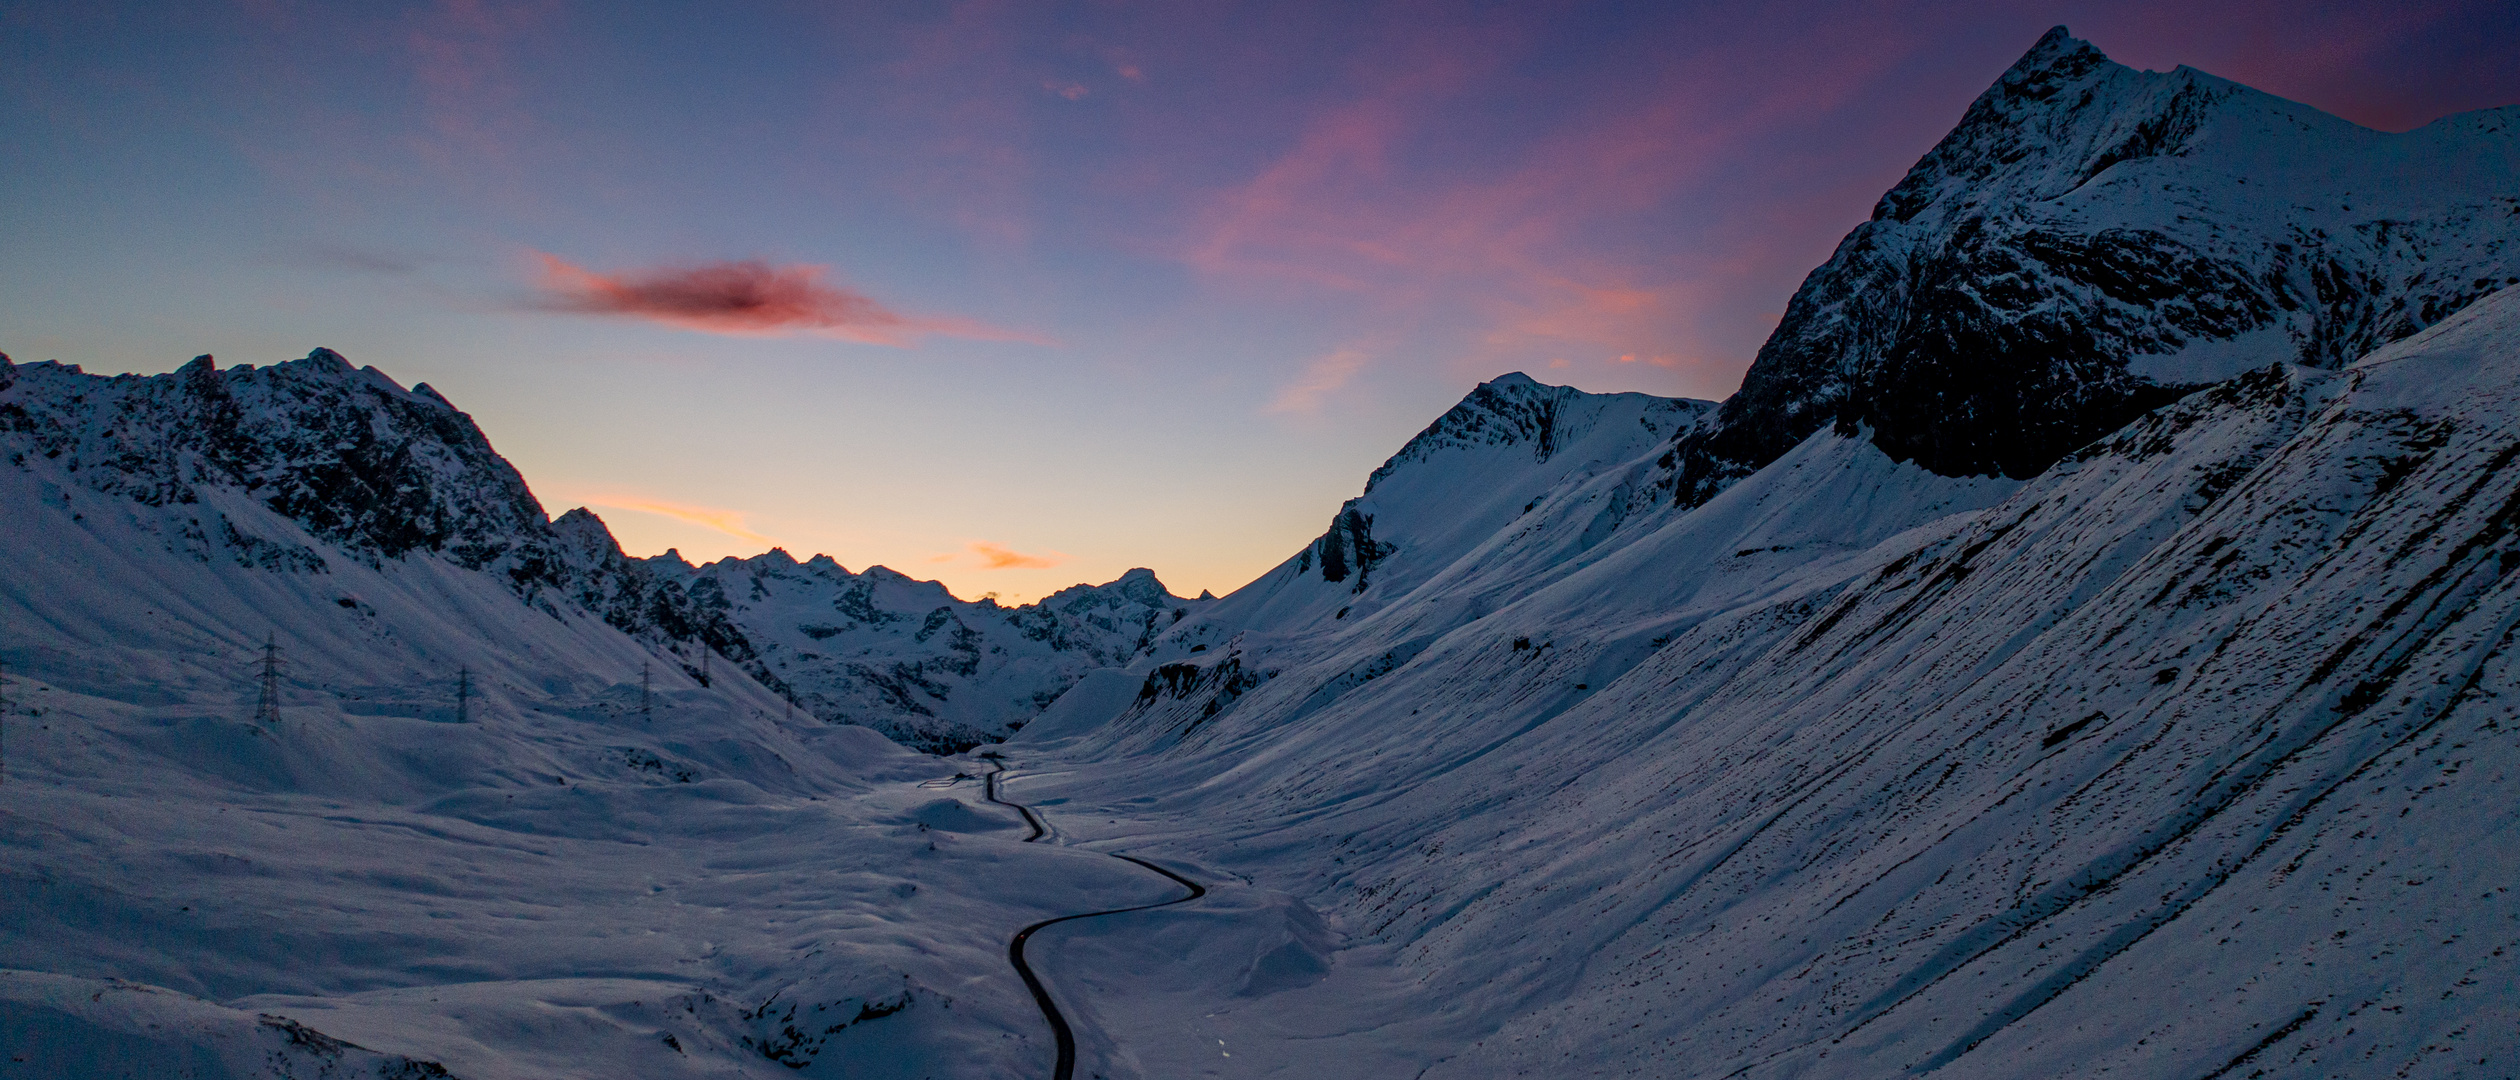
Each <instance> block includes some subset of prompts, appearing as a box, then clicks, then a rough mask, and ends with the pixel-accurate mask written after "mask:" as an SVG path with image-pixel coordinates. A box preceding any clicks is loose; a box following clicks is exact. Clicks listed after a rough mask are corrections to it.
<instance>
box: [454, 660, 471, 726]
mask: <svg viewBox="0 0 2520 1080" xmlns="http://www.w3.org/2000/svg"><path fill="white" fill-rule="evenodd" d="M455 722H456V723H458V724H469V723H472V668H471V667H469V666H467V667H464V668H461V669H458V670H457V671H456V673H455Z"/></svg>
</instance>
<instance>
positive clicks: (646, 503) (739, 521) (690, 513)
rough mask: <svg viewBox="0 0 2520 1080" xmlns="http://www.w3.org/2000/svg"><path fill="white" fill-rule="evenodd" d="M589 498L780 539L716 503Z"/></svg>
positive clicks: (731, 532) (753, 537) (743, 535)
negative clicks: (692, 504) (751, 526)
mask: <svg viewBox="0 0 2520 1080" xmlns="http://www.w3.org/2000/svg"><path fill="white" fill-rule="evenodd" d="M587 501H588V502H590V503H592V504H594V505H596V506H606V507H611V508H613V509H615V510H636V511H638V512H639V513H642V514H656V515H659V516H662V517H669V518H673V519H674V520H676V521H687V522H690V523H691V524H694V525H699V526H702V527H704V528H710V529H715V530H717V531H719V532H722V533H725V534H726V535H728V536H732V537H735V538H737V539H739V540H750V541H752V542H753V543H756V544H764V545H770V546H776V544H777V541H774V540H772V539H770V538H769V537H767V536H763V535H761V534H760V533H757V532H754V531H752V530H751V529H748V528H745V527H744V515H743V512H742V511H738V510H724V509H720V508H718V507H714V506H683V505H680V504H677V503H669V502H658V501H656V500H653V499H635V498H633V499H589V500H587Z"/></svg>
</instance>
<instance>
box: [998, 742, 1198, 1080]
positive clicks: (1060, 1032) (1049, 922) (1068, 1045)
mask: <svg viewBox="0 0 2520 1080" xmlns="http://www.w3.org/2000/svg"><path fill="white" fill-rule="evenodd" d="M996 765H997V767H996V768H995V769H993V770H991V771H990V773H989V775H988V798H989V801H990V802H993V803H996V804H998V805H999V806H1004V807H1009V808H1012V809H1013V810H1014V811H1015V812H1016V813H1019V814H1022V815H1023V816H1024V824H1025V825H1027V826H1030V827H1031V828H1032V835H1030V836H1027V837H1025V838H1024V842H1025V843H1028V844H1029V843H1033V842H1035V841H1038V840H1041V839H1042V838H1044V837H1046V836H1049V835H1050V826H1049V825H1048V823H1046V822H1044V821H1042V820H1041V816H1040V815H1038V814H1035V813H1034V812H1033V808H1032V807H1029V806H1026V805H1024V804H1022V803H1019V802H1012V801H1009V800H1006V799H1001V798H999V797H998V776H999V774H1001V773H1004V772H1005V771H1006V763H1004V762H1002V761H1001V762H997V763H996ZM1103 854H1106V855H1110V856H1111V857H1112V858H1115V859H1126V860H1128V861H1130V862H1133V863H1136V864H1138V865H1139V866H1143V867H1145V868H1147V869H1149V870H1152V871H1154V872H1156V873H1158V874H1162V875H1164V876H1165V877H1168V878H1171V879H1172V880H1173V881H1174V882H1176V883H1178V884H1180V885H1181V886H1182V887H1184V888H1187V889H1189V890H1190V892H1189V894H1188V895H1186V896H1180V897H1175V898H1173V899H1171V900H1166V901H1164V902H1162V903H1160V904H1137V905H1134V906H1131V907H1120V908H1110V909H1107V910H1103V911H1085V912H1079V913H1077V914H1074V915H1061V916H1059V917H1058V918H1055V919H1043V920H1041V921H1040V922H1037V923H1034V924H1032V925H1031V926H1027V927H1025V928H1023V929H1021V930H1018V931H1016V932H1015V937H1014V938H1013V939H1012V940H1010V941H1008V942H1007V943H1006V959H1007V962H1009V963H1011V964H1014V965H1015V973H1016V974H1017V975H1021V976H1023V978H1024V988H1025V989H1027V990H1030V991H1032V996H1033V1002H1034V1004H1037V1005H1039V1006H1041V1016H1042V1019H1044V1020H1048V1021H1049V1022H1050V1033H1051V1035H1052V1036H1053V1037H1055V1038H1056V1039H1057V1041H1058V1044H1059V1059H1058V1063H1057V1064H1056V1065H1054V1066H1053V1067H1052V1068H1051V1070H1050V1076H1051V1078H1052V1080H1074V1077H1075V1075H1076V1031H1075V1030H1074V1029H1073V1028H1070V1027H1069V1026H1068V1021H1067V1017H1066V1016H1065V1015H1064V1014H1062V1013H1060V1012H1059V1005H1058V1002H1056V1001H1053V1000H1051V997H1050V989H1049V987H1046V986H1043V985H1042V983H1041V976H1039V975H1036V974H1034V973H1033V969H1032V964H1030V963H1029V962H1027V961H1025V959H1024V944H1025V943H1026V942H1028V941H1031V940H1032V936H1033V932H1034V931H1037V930H1040V929H1043V928H1045V927H1050V926H1056V925H1058V924H1060V923H1063V922H1073V921H1075V920H1078V919H1091V918H1096V917H1099V916H1103V915H1120V914H1124V913H1127V912H1131V911H1147V910H1150V909H1153V908H1159V907H1171V906H1173V905H1174V904H1186V903H1189V902H1190V901H1193V900H1196V899H1198V898H1200V897H1202V896H1206V895H1207V887H1206V886H1204V885H1201V884H1199V883H1198V882H1195V881H1192V880H1190V879H1189V878H1186V877H1183V876H1181V875H1180V874H1176V873H1174V872H1172V871H1170V870H1166V869H1164V868H1163V867H1161V866H1157V865H1155V864H1154V863H1151V862H1148V861H1146V860H1144V859H1141V858H1137V857H1136V856H1133V855H1121V854H1118V853H1116V852H1104V853H1103Z"/></svg>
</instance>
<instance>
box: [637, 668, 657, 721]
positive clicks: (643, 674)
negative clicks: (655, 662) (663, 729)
mask: <svg viewBox="0 0 2520 1080" xmlns="http://www.w3.org/2000/svg"><path fill="white" fill-rule="evenodd" d="M649 666H650V665H649V664H648V662H647V661H645V660H642V661H640V662H639V721H640V722H641V723H653V722H654V721H655V720H656V714H655V713H654V712H653V711H652V710H653V708H654V703H655V698H654V697H653V696H651V695H650V694H649V692H648V667H649Z"/></svg>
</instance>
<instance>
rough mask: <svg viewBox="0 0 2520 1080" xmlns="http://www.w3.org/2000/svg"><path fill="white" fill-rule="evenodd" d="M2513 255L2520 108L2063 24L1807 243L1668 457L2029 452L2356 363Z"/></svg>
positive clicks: (2004, 456) (1710, 467)
mask: <svg viewBox="0 0 2520 1080" xmlns="http://www.w3.org/2000/svg"><path fill="white" fill-rule="evenodd" d="M2515 281H2520V108H2505V109H2499V110H2490V111H2486V112H2481V113H2470V114H2466V115H2463V116H2457V117H2451V118H2448V119H2445V120H2442V121H2439V122H2437V123H2435V124H2432V125H2430V126H2428V127H2425V128H2422V129H2419V130H2417V131H2413V132H2408V133H2405V134H2401V135H2389V134H2383V133H2380V132H2376V131H2370V130H2368V129H2364V128H2360V127H2357V126H2355V125H2353V124H2350V123H2347V122H2345V121H2343V120H2339V119H2336V118H2335V117H2331V116H2328V115H2326V114H2324V113H2320V112H2318V111H2317V110H2314V109H2310V108H2308V107H2306V106H2302V105H2297V104H2294V103H2292V102H2287V101H2283V100H2281V99H2278V98H2275V97H2272V96H2269V95H2266V94H2263V93H2260V92H2258V91H2255V90H2251V89H2249V88H2247V87H2243V86H2240V85H2238V84H2235V83H2230V82H2226V81H2224V80H2221V79H2217V78H2214V77H2213V76H2210V75H2205V74H2203V73H2200V72H2196V71H2193V70H2189V69H2185V68H2182V69H2179V70H2177V71H2174V72H2169V73H2151V72H2138V71H2135V70H2132V69H2129V68H2126V67H2123V66H2121V65H2118V64H2116V63H2113V62H2111V61H2110V60H2109V59H2108V58H2107V57H2105V56H2103V55H2102V54H2101V53H2100V51H2099V50H2097V49H2095V48H2093V47H2091V46H2090V45H2089V44H2087V43H2084V42H2082V41H2078V40H2076V39H2074V38H2072V37H2071V36H2069V35H2067V34H2066V33H2065V31H2064V29H2063V28H2062V27H2059V28H2057V29H2055V30H2051V31H2049V32H2048V34H2047V35H2046V36H2045V37H2043V38H2041V39H2040V41H2039V43H2038V44H2037V45H2036V46H2034V47H2033V48H2032V49H2031V50H2030V52H2029V53H2028V54H2027V55H2025V56H2023V57H2022V58H2021V60H2020V62H2018V63H2016V64H2015V65H2013V67H2012V69H2011V70H2009V71H2007V72H2005V73H2004V75H2003V77H2002V78H2001V79H1999V80H1998V81H1997V82H1996V84H1995V85H1994V86H1993V87H1991V88H1989V89H1988V90H1987V91H1986V93H1985V94H1983V95H1981V96H1980V97H1979V98H1978V100H1977V101H1976V102H1975V103H1974V104H1972V105H1971V106H1970V107H1969V109H1968V112H1967V113H1966V115H1964V116H1963V117H1962V118H1961V121H1960V124H1959V126H1958V127H1956V128H1954V129H1953V130H1952V132H1951V133H1950V134H1949V135H1947V136H1945V137H1944V139H1943V140H1942V142H1941V143H1940V144H1938V145H1937V146H1935V147H1934V149H1933V150H1932V151H1931V152H1930V153H1928V154H1926V155H1925V157H1924V158H1923V159H1922V160H1920V161H1919V162H1917V164H1916V166H1915V167H1914V168H1913V169H1911V170H1909V172H1908V174H1907V176H1906V177H1905V178H1904V179H1902V180H1901V181H1900V182H1899V184H1898V185H1897V186H1896V187H1894V188H1892V189H1891V190H1890V192H1889V193H1888V194H1886V195H1884V196H1883V197H1882V199H1881V202H1880V204H1879V205H1878V206H1876V207H1875V208H1874V210H1873V215H1872V219H1871V220H1870V221H1867V222H1865V223H1864V224H1862V225H1859V226H1857V227H1856V228H1855V230H1854V231H1853V232H1852V233H1849V234H1848V235H1847V237H1846V239H1845V240H1843V241H1841V242H1840V243H1839V245H1838V248H1837V251H1836V252H1835V253H1834V254H1833V255H1832V256H1831V257H1830V259H1829V261H1828V262H1827V263H1825V264H1823V265H1822V266H1820V267H1819V268H1818V269H1816V270H1814V271H1812V273H1811V275H1810V276H1809V277H1808V278H1806V279H1805V280H1804V282H1803V284H1802V287H1801V288H1800V289H1799V290H1798V291H1796V293H1795V295H1794V297H1793V300H1792V301H1791V302H1790V303H1789V304H1788V305H1787V308H1786V312H1785V316H1784V318H1783V320H1782V321H1781V322H1780V323H1779V324H1778V326H1777V329H1776V332H1775V333H1774V334H1773V335H1772V336H1770V338H1769V339H1768V341H1767V343H1766V344H1765V345H1763V346H1762V347H1761V348H1760V350H1759V354H1758V357H1757V359H1756V361H1755V362H1754V363H1753V364H1752V366H1751V368H1750V371H1749V372H1748V374H1747V375H1746V376H1745V377H1744V379H1743V380H1742V387H1741V390H1740V392H1739V393H1737V394H1735V395H1734V396H1733V397H1732V398H1731V399H1730V400H1727V401H1726V402H1725V403H1724V405H1723V407H1722V409H1721V410H1720V412H1719V413H1718V415H1717V417H1716V419H1715V421H1714V422H1713V423H1711V424H1708V425H1705V426H1703V427H1702V428H1700V429H1699V430H1697V431H1693V432H1689V433H1686V434H1684V435H1683V436H1682V437H1681V438H1680V439H1679V440H1677V442H1676V443H1675V445H1674V447H1673V450H1674V452H1673V455H1672V461H1671V464H1670V465H1669V470H1670V471H1669V473H1668V475H1667V476H1666V477H1665V478H1664V479H1663V481H1662V482H1663V483H1664V484H1665V485H1667V486H1668V487H1669V489H1670V491H1671V495H1672V497H1673V498H1674V499H1675V501H1676V502H1678V503H1679V504H1680V505H1683V506H1692V505H1696V504H1698V503H1702V502H1704V501H1706V500H1707V499H1709V498H1711V497H1713V496H1714V495H1715V493H1717V492H1719V491H1721V490H1723V489H1724V488H1725V487H1727V486H1730V485H1731V484H1732V482H1733V481H1735V480H1738V479H1740V478H1741V477H1743V476H1746V475H1748V474H1749V473H1751V472H1754V471H1756V470H1757V469H1758V468H1760V467H1761V466H1763V465H1765V464H1767V463H1768V462H1770V461H1773V460H1775V459H1776V458H1777V457H1779V456H1781V455H1782V454H1784V452H1785V451H1786V450H1788V449H1791V448H1792V447H1793V446H1794V444H1796V443H1797V442H1800V441H1801V440H1802V439H1803V438H1805V437H1807V436H1809V435H1810V434H1811V433H1813V432H1815V431H1818V430H1819V429H1820V428H1822V427H1823V426H1827V425H1830V424H1835V425H1837V426H1838V427H1839V429H1840V430H1842V431H1845V432H1849V433H1852V432H1856V431H1863V430H1869V431H1870V432H1871V433H1872V438H1873V441H1874V442H1875V444H1876V445H1878V446H1880V447H1881V448H1882V449H1883V450H1884V451H1886V452H1887V453H1889V454H1890V455H1891V456H1892V457H1894V458H1897V459H1899V460H1902V461H1913V462H1916V463H1918V464H1920V465H1923V466H1924V467H1926V468H1928V469H1931V470H1933V471H1935V472H1938V473H1941V474H1944V475H1951V476H1957V475H1970V474H2002V475H2006V476H2012V477H2016V478H2023V477H2029V476H2033V475H2036V474H2038V473H2040V472H2042V471H2044V470H2045V469H2046V468H2047V467H2048V466H2049V465H2051V464H2053V463H2055V462H2056V461H2057V460H2058V459H2059V458H2061V457H2062V456H2064V455H2065V454H2067V453H2070V452H2072V451H2073V450H2075V449H2076V448H2078V447H2080V446H2082V445H2084V444H2085V443H2088V442H2089V441H2091V440H2092V439H2094V438H2097V437H2099V436H2101V435H2104V434H2106V433H2108V432H2111V431H2114V430H2116V429H2118V428H2119V427H2121V426H2123V425H2124V424H2126V423H2127V422H2128V421H2130V420H2132V419H2134V418H2135V417H2136V416H2138V415H2140V414H2142V413H2143V412H2145V411H2147V410H2149V409H2151V408H2153V407H2155V406H2158V405H2160V404H2162V403H2164V402H2166V401H2169V400H2172V399H2174V398H2176V397H2178V396H2179V395H2181V394H2183V393H2185V392H2187V391H2189V390H2193V389H2194V388H2196V387H2198V386H2201V385H2205V384H2207V383H2211V382H2214V381H2217V380H2219V379H2222V378H2226V377H2229V376H2232V375H2236V374H2238V373H2239V372H2241V371H2244V370H2248V369H2250V368H2253V367H2262V366H2264V365H2265V364H2267V363H2271V362H2276V361H2286V362H2293V363H2300V364H2306V365H2310V366H2314V367H2326V368H2333V367H2337V366H2340V365H2342V364H2344V363H2346V362H2349V361H2351V360H2353V359H2354V358H2356V357H2358V356H2361V355H2362V354H2363V353H2365V352H2368V351H2370V350H2371V349H2373V348H2376V347H2378V346H2380V345H2383V344H2386V343H2388V342H2391V341H2395V340H2397V339H2399V338H2403V337H2406V336H2407V335H2409V334H2412V333H2414V332H2416V331H2418V330H2421V329H2424V328H2425V327H2427V326H2430V325H2433V324H2434V323H2436V322H2439V321H2440V320H2441V319H2443V318H2446V317H2447V316H2448V315H2449V314H2451V313H2452V312H2455V311H2457V310H2459V309H2460V308H2462V307H2465V306H2466V305H2467V304H2468V303H2470V302H2472V301H2474V300H2476V299H2477V298H2479V297H2481V296H2484V295H2485V294H2487V293H2490V292H2492V291H2494V290H2495V289H2498V288H2501V287H2503V286H2504V285H2507V284H2511V283H2513V282H2515Z"/></svg>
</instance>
